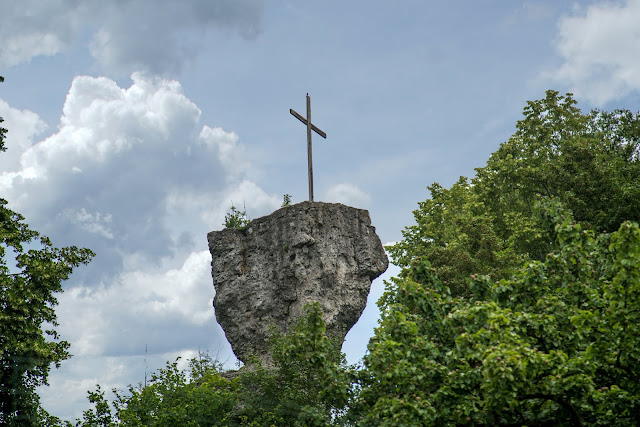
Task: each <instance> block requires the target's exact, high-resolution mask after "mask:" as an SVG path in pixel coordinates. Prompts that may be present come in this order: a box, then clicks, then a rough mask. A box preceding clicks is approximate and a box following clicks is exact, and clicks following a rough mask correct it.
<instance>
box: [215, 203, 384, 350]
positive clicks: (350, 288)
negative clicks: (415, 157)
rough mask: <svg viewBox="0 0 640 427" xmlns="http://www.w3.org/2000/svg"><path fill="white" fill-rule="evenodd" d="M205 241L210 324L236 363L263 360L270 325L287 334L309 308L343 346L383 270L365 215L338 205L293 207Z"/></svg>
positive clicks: (379, 247) (376, 239)
mask: <svg viewBox="0 0 640 427" xmlns="http://www.w3.org/2000/svg"><path fill="white" fill-rule="evenodd" d="M207 239H208V241H209V250H210V251H211V257H212V262H211V266H212V269H211V274H212V276H213V284H214V287H215V289H216V295H215V298H214V300H213V305H214V307H215V311H216V318H217V319H218V322H219V323H220V326H222V328H223V329H224V331H225V334H226V336H227V339H228V340H229V343H231V347H232V348H233V351H234V353H235V354H236V357H238V359H240V360H242V361H243V362H246V361H247V359H248V357H249V356H250V355H251V354H252V353H254V354H256V355H257V356H259V357H261V356H263V355H264V354H265V353H266V350H267V339H268V337H269V328H270V326H271V325H275V326H277V327H278V328H279V330H280V331H283V332H286V331H288V329H289V328H291V327H293V325H295V319H297V318H298V317H299V316H300V314H301V313H302V309H303V306H304V304H305V303H307V302H309V301H318V302H319V303H320V305H321V306H322V311H323V313H324V319H325V321H326V323H327V331H328V332H329V333H332V334H334V335H337V336H339V337H340V338H341V339H343V340H344V337H345V335H346V334H347V332H348V331H349V329H351V327H352V326H353V325H354V324H355V323H356V321H357V320H358V318H359V317H360V315H361V314H362V311H363V310H364V307H365V305H366V303H367V296H368V295H369V289H370V288H371V281H372V280H373V279H375V278H376V277H378V276H379V275H381V274H382V273H383V272H384V271H385V270H386V269H387V267H388V265H389V261H388V260H387V255H386V254H385V252H384V249H383V248H382V243H381V242H380V238H379V237H378V235H377V234H376V232H375V227H373V226H372V225H371V218H370V217H369V212H367V211H366V210H363V209H356V208H352V207H350V206H345V205H342V204H338V203H321V202H302V203H298V204H295V205H292V206H288V207H285V208H281V209H279V210H277V211H275V212H274V213H272V214H271V215H268V216H264V217H262V218H257V219H254V220H253V221H251V222H250V223H249V225H248V226H247V228H246V229H244V230H236V229H229V228H227V229H224V230H222V231H212V232H210V233H209V234H208V235H207Z"/></svg>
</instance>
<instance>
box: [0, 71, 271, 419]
mask: <svg viewBox="0 0 640 427" xmlns="http://www.w3.org/2000/svg"><path fill="white" fill-rule="evenodd" d="M132 80H133V83H132V84H131V86H130V87H128V88H123V87H119V86H118V85H117V84H116V82H114V81H113V80H110V79H107V78H104V77H98V78H94V77H87V76H79V77H76V78H75V79H74V80H73V82H72V84H71V87H70V89H69V92H68V94H67V97H66V100H65V103H64V106H63V113H62V117H61V119H60V123H59V125H58V127H57V130H56V131H55V132H54V133H52V134H50V135H48V136H46V137H45V138H44V139H42V140H40V141H35V139H36V138H35V135H37V134H38V133H39V132H42V130H43V129H44V124H43V123H42V121H41V120H40V119H39V118H38V116H37V115H36V114H35V113H32V112H28V111H18V110H15V109H12V108H11V107H10V106H7V105H4V104H2V103H0V113H1V114H2V115H3V116H5V117H6V118H7V121H6V124H7V127H8V128H9V134H11V135H12V136H13V137H14V138H15V141H14V142H15V143H11V141H9V144H10V151H13V152H14V154H13V155H14V157H13V158H12V159H11V161H6V162H5V163H2V166H3V168H2V169H1V170H0V192H2V194H3V196H4V197H5V198H6V199H7V200H8V201H9V206H10V207H11V208H13V209H15V210H17V211H18V212H20V213H22V214H23V215H24V216H25V217H26V218H27V222H28V223H29V224H30V225H31V226H32V227H33V228H34V229H36V230H38V231H40V232H42V233H43V234H45V235H48V236H49V237H51V239H52V241H53V243H54V244H55V245H56V246H63V245H77V246H84V247H89V248H91V249H93V250H94V251H95V252H96V254H97V255H96V257H95V259H94V260H93V261H92V262H91V264H90V265H89V266H86V267H82V268H79V269H78V270H77V271H76V272H74V274H73V276H72V278H71V279H70V280H69V281H68V282H66V283H65V284H64V286H65V293H64V294H62V295H61V296H60V297H59V301H60V305H59V306H58V308H57V310H56V312H57V313H58V320H59V323H60V326H59V328H58V330H59V332H60V334H61V336H62V337H63V339H65V340H68V341H69V342H70V343H71V352H72V353H73V354H75V355H76V356H77V360H80V361H82V362H81V363H84V364H85V365H86V366H89V365H90V366H93V367H94V368H95V369H96V370H95V371H94V372H93V373H92V374H91V375H92V376H91V377H90V378H91V384H95V383H101V384H109V385H113V384H115V383H116V382H117V381H120V380H121V379H122V378H125V376H126V375H125V374H126V373H129V374H130V371H129V370H128V368H126V369H124V370H123V371H122V373H121V374H117V375H116V374H115V373H114V372H109V370H111V371H113V370H117V369H119V368H118V366H120V367H122V366H125V365H126V364H127V363H128V362H127V360H129V359H128V358H132V357H137V356H139V355H140V354H141V352H143V351H144V348H145V345H148V347H149V352H150V355H153V356H154V357H159V356H158V355H164V356H162V357H167V356H166V355H174V354H186V353H185V352H187V353H188V352H189V351H191V352H192V353H193V351H194V348H195V349H197V348H198V347H200V348H201V349H202V350H206V349H210V350H213V351H214V352H216V351H218V350H220V349H222V354H221V357H223V359H224V360H226V359H228V358H232V355H231V351H230V347H229V346H228V343H227V342H226V339H225V338H224V334H223V332H222V329H221V328H220V327H219V326H218V325H217V323H216V322H215V317H214V310H213V307H212V300H213V296H214V289H213V283H212V279H211V272H210V269H211V266H210V264H211V258H210V255H209V253H208V250H207V243H206V233H207V232H208V231H211V230H214V229H220V228H222V224H223V221H224V215H225V213H226V211H227V209H228V208H229V207H230V205H231V202H232V201H233V202H234V203H236V205H242V204H243V203H244V204H246V209H247V211H248V213H249V214H250V215H251V216H253V217H255V216H259V215H262V214H267V213H269V212H271V211H273V210H275V209H276V208H278V207H279V205H280V200H279V197H277V196H276V195H271V194H267V193H266V192H265V191H264V190H263V189H262V188H260V186H259V185H257V184H256V183H254V182H252V181H251V180H249V179H248V178H247V171H248V170H249V168H250V165H249V164H248V163H247V161H246V160H244V156H243V148H242V145H241V143H240V140H239V137H238V135H237V134H235V133H233V132H228V131H225V130H223V129H222V128H220V127H215V126H209V125H203V124H201V123H200V115H201V112H200V109H199V108H198V106H197V105H195V103H193V102H192V101H191V100H190V99H189V98H187V97H186V96H185V95H184V93H183V91H182V87H181V85H180V84H179V83H178V82H176V81H172V80H166V79H162V78H158V77H149V76H147V75H144V74H140V73H136V74H134V75H133V76H132ZM34 141H35V142H34ZM0 159H2V156H0ZM107 359H108V363H109V364H110V365H105V366H99V367H96V366H97V365H94V362H93V361H94V360H102V361H107ZM164 360H167V359H166V358H165V359H162V362H163V361H164ZM232 360H235V359H233V358H232ZM74 363H75V362H74V359H71V360H70V361H67V362H65V363H64V364H63V367H62V368H61V370H60V371H56V373H55V374H53V375H52V377H51V389H49V390H48V391H46V392H44V393H45V395H47V396H49V397H51V396H54V395H56V393H57V394H61V390H63V391H64V394H65V395H67V396H68V399H69V400H70V401H76V400H77V401H82V400H83V398H84V396H85V395H86V390H87V385H88V383H87V377H85V376H83V375H84V374H83V373H86V372H85V370H83V369H84V368H83V369H80V368H78V366H77V365H75V364H74ZM105 363H106V362H105ZM161 366H162V363H161V364H160V365H155V366H151V369H152V370H155V369H158V368H159V367H161ZM87 369H88V368H87ZM127 381H129V382H131V380H130V379H127ZM112 382H113V384H112ZM117 386H119V387H121V388H124V387H125V386H126V383H118V384H117ZM70 390H75V391H76V392H77V393H81V395H80V396H77V395H73V396H72V395H70V394H69V393H71V391H70ZM47 393H49V394H47ZM82 407H85V408H86V404H85V405H82V406H80V408H82ZM76 409H79V408H76ZM76 415H80V413H76Z"/></svg>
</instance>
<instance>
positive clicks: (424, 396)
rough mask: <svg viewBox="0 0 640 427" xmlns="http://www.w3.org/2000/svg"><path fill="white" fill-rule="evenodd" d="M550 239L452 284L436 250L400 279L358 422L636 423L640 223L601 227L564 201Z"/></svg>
mask: <svg viewBox="0 0 640 427" xmlns="http://www.w3.org/2000/svg"><path fill="white" fill-rule="evenodd" d="M541 222H542V223H543V224H546V225H547V226H550V227H552V228H551V229H552V230H553V234H554V235H555V246H554V250H553V251H552V252H551V253H550V254H548V256H547V257H546V259H545V260H544V261H542V262H541V261H533V262H530V263H529V264H528V265H526V266H525V267H524V268H522V269H521V270H520V271H518V272H517V273H516V274H515V275H514V276H513V277H512V278H511V279H508V280H506V279H502V280H499V281H493V280H491V279H490V278H489V277H487V276H476V277H475V278H474V280H473V283H472V289H473V293H472V295H471V296H470V297H469V298H465V297H461V296H452V295H451V293H450V291H449V288H448V287H447V286H446V285H444V284H443V283H442V282H441V281H440V280H439V279H438V278H437V277H436V276H435V274H434V270H435V269H433V268H432V267H431V266H430V264H429V262H428V261H426V260H423V259H419V260H416V261H415V264H414V265H415V267H416V268H414V269H412V270H411V272H409V273H408V274H407V275H405V277H403V278H396V279H392V282H391V283H389V284H388V288H387V291H386V293H385V294H384V296H383V297H382V298H381V300H380V302H379V306H380V308H381V310H382V312H383V316H382V321H381V324H380V326H379V328H378V329H377V330H376V335H375V337H374V338H373V339H372V341H371V343H370V345H369V351H370V353H369V354H368V355H367V356H365V370H364V371H363V373H362V374H361V386H362V390H361V392H360V394H359V396H358V397H357V399H356V401H355V402H354V403H353V405H352V409H353V413H352V417H354V418H355V419H357V420H359V421H360V422H361V424H362V425H398V424H405V425H452V424H465V423H468V424H479V425H514V424H518V425H541V424H545V425H546V424H553V425H583V424H584V425H637V423H638V421H639V420H640V381H638V380H639V379H640V364H639V362H640V352H639V351H638V349H639V348H640V330H639V328H640V326H639V325H640V323H639V322H638V321H639V320H640V310H639V307H640V268H639V267H640V228H639V227H638V224H637V223H634V222H625V223H623V224H622V225H621V226H620V228H619V230H618V231H616V232H614V233H611V234H608V233H603V234H599V235H596V234H595V233H594V232H593V231H591V230H585V229H584V228H583V227H582V226H581V225H580V224H578V223H576V222H574V221H573V218H572V216H571V215H570V213H569V212H568V211H565V210H563V209H562V208H561V207H560V205H559V204H558V203H557V202H554V203H549V204H547V205H546V206H544V207H543V208H542V209H541Z"/></svg>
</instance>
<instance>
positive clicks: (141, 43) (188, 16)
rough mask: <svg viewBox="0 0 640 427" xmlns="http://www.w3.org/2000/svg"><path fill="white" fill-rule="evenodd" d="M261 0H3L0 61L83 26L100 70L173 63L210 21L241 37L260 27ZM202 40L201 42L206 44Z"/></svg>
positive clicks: (42, 47) (168, 67)
mask: <svg viewBox="0 0 640 427" xmlns="http://www.w3.org/2000/svg"><path fill="white" fill-rule="evenodd" d="M263 3H264V2H263V0H216V1H209V0H194V1H190V2H183V1H179V0H166V1H163V2H155V1H152V0H121V1H117V2H108V1H98V0H85V1H80V2H79V1H72V0H48V1H46V2H42V1H38V0H20V1H18V0H9V3H8V4H7V5H5V4H4V3H3V6H2V15H1V16H0V40H2V43H1V44H0V66H5V67H6V66H11V65H16V64H19V63H22V62H27V61H29V60H31V59H32V58H34V57H37V56H41V55H45V56H52V55H55V54H57V53H60V52H65V51H67V50H69V49H70V48H71V47H72V46H73V45H74V43H76V42H77V41H78V40H79V39H80V38H81V37H82V36H83V33H88V34H91V35H92V40H91V43H90V51H91V54H92V55H93V56H94V58H95V59H96V60H97V61H98V62H99V63H100V64H102V65H103V66H104V67H105V68H106V69H107V70H111V71H116V72H124V73H125V74H127V73H129V72H131V70H134V69H135V70H141V69H144V70H148V71H151V72H154V73H163V72H172V71H176V70H178V69H180V68H181V67H182V66H183V65H184V63H185V61H186V60H189V59H191V58H193V57H195V55H197V53H198V52H199V51H200V50H202V48H203V47H204V45H205V44H207V43H211V42H212V41H211V38H207V37H205V36H206V35H207V34H209V33H210V32H211V29H212V28H220V29H225V30H231V31H235V32H236V33H238V34H239V35H240V36H241V37H244V38H254V37H256V36H257V35H258V34H259V33H260V32H261V25H262V24H261V20H262V14H263V9H264V4H263ZM207 47H209V46H207Z"/></svg>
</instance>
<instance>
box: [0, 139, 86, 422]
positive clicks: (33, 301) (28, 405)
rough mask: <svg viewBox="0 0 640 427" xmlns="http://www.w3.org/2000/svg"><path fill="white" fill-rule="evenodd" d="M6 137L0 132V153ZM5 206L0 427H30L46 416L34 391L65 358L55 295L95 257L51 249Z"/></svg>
mask: <svg viewBox="0 0 640 427" xmlns="http://www.w3.org/2000/svg"><path fill="white" fill-rule="evenodd" d="M5 132H6V130H5V129H2V130H0V149H2V150H4V135H5ZM7 203H8V202H7V201H6V200H4V199H0V424H2V425H25V424H35V423H37V422H39V420H41V419H42V418H46V417H47V416H48V414H46V412H44V411H43V410H42V409H41V408H40V407H39V397H38V395H37V394H36V392H35V389H36V387H38V386H40V385H43V384H47V377H48V374H49V369H50V367H51V364H54V365H55V366H56V367H59V366H60V362H61V361H63V360H65V359H67V358H69V357H70V354H69V352H68V349H69V343H68V342H66V341H60V340H59V336H58V334H57V332H56V331H55V327H56V326H57V325H58V324H57V322H56V314H55V311H54V307H55V306H56V305H57V303H58V301H57V299H56V297H55V294H56V293H59V292H62V285H61V283H62V281H63V280H66V279H68V278H69V276H70V274H71V272H72V271H73V268H74V267H77V266H79V265H80V264H86V263H88V262H89V261H90V259H91V258H92V257H93V255H94V254H93V252H91V251H90V250H88V249H79V248H77V247H75V246H72V247H66V248H55V247H54V246H53V245H52V243H51V241H50V240H49V239H48V238H46V237H43V236H40V235H39V234H38V233H37V232H36V231H34V230H31V229H30V228H29V226H28V225H27V224H26V223H25V222H24V217H22V215H20V214H18V213H16V212H14V211H12V210H10V209H8V208H7ZM11 264H14V265H11ZM43 327H45V328H48V329H45V330H44V331H43V329H42V328H43Z"/></svg>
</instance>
